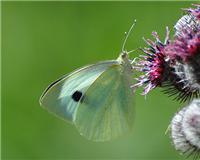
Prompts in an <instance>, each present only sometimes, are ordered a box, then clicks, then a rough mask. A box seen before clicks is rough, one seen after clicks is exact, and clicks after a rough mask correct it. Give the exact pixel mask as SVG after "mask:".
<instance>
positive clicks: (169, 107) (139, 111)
mask: <svg viewBox="0 0 200 160" xmlns="http://www.w3.org/2000/svg"><path fill="white" fill-rule="evenodd" d="M190 4H191V2H2V75H3V77H2V106H3V107H2V157H3V159H115V158H116V159H133V160H136V159H137V160H138V159H140V160H142V159H170V160H172V159H183V157H182V156H180V155H179V154H178V152H176V151H175V149H174V148H173V146H172V145H171V141H170V139H169V135H165V131H166V129H167V127H168V125H169V123H170V120H171V118H172V116H173V115H174V113H175V112H176V111H177V110H178V108H180V107H181V104H178V103H177V102H175V101H173V100H172V98H168V97H167V96H166V95H163V93H162V92H161V90H160V89H157V90H155V91H152V92H151V93H150V94H148V95H147V97H146V98H145V97H143V96H141V95H140V93H141V90H140V91H138V92H137V94H136V96H135V97H134V98H135V108H136V109H135V110H136V114H135V115H136V117H135V121H134V122H133V123H134V125H135V127H134V131H133V132H132V133H130V134H129V135H127V136H125V137H121V138H119V139H117V140H113V141H111V142H105V143H95V142H92V141H88V140H86V139H84V138H83V137H82V136H80V135H79V133H78V132H77V130H76V129H75V127H74V126H72V125H70V124H68V123H66V122H64V121H62V120H60V119H58V118H56V117H54V116H53V115H51V114H49V113H48V112H46V111H45V110H43V109H42V108H41V107H40V106H39V103H38V100H39V97H40V95H41V93H42V92H43V90H44V89H45V88H46V87H47V85H49V84H50V83H51V82H52V81H54V80H56V79H57V78H59V77H60V76H62V75H63V74H66V73H69V72H71V71H73V70H74V69H76V68H78V67H81V66H84V65H86V64H91V63H95V62H98V61H102V60H108V59H115V58H117V56H118V54H119V52H120V50H121V46H122V41H123V39H124V32H125V31H127V30H128V29H129V27H130V25H131V24H132V22H133V19H137V24H136V27H135V28H134V31H133V33H132V34H131V36H130V37H129V39H128V42H127V45H126V48H127V50H131V49H136V48H138V47H143V46H144V45H145V43H144V42H143V40H142V37H146V38H151V37H152V36H151V32H152V31H154V30H156V31H158V33H159V34H160V35H161V38H162V39H163V38H164V35H165V27H166V26H167V25H168V26H169V27H170V28H171V29H172V27H173V25H174V23H175V22H176V20H177V19H178V18H179V17H180V16H181V15H182V14H183V13H182V11H181V9H180V8H186V7H189V6H190ZM136 55H137V54H136V53H132V55H131V56H132V57H135V56H136Z"/></svg>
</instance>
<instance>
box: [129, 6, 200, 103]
mask: <svg viewBox="0 0 200 160" xmlns="http://www.w3.org/2000/svg"><path fill="white" fill-rule="evenodd" d="M196 6H197V9H187V11H188V14H187V15H185V16H183V17H182V18H181V19H180V20H178V22H177V24H176V25H175V35H174V40H173V41H169V30H168V28H167V35H166V38H165V42H164V43H162V42H161V41H160V39H159V37H158V35H157V33H156V32H153V36H154V37H155V39H156V41H155V42H153V41H151V40H146V43H147V44H148V46H149V48H145V49H142V51H143V52H144V53H145V54H146V55H145V56H141V57H142V58H141V59H140V60H139V61H137V62H136V67H135V68H136V69H137V70H138V71H140V72H142V73H143V75H141V76H140V77H139V78H138V79H136V80H137V83H136V84H135V85H133V86H132V87H133V88H135V87H139V86H145V87H144V92H143V94H144V95H145V94H147V93H148V92H149V91H150V90H152V89H154V88H156V87H163V88H165V90H164V93H166V94H168V95H169V96H174V95H176V97H175V98H174V99H176V100H179V101H181V102H182V101H186V100H188V99H191V98H194V97H195V98H198V97H200V19H199V14H200V13H199V12H200V8H199V5H196Z"/></svg>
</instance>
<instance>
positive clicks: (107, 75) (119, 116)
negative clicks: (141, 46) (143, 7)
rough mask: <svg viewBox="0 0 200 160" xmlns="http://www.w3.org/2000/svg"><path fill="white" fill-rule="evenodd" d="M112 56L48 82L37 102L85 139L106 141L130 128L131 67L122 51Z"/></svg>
mask: <svg viewBox="0 0 200 160" xmlns="http://www.w3.org/2000/svg"><path fill="white" fill-rule="evenodd" d="M134 25H135V23H133V25H132V26H131V28H130V30H129V32H128V34H127V35H126V38H125V40H124V43H123V47H122V52H121V54H120V55H119V57H118V58H117V59H116V60H109V61H103V62H99V63H96V64H92V65H88V66H85V67H82V68H80V69H77V70H75V71H73V72H72V73H69V74H67V75H65V76H63V77H61V78H60V79H58V80H56V81H55V82H53V83H52V84H50V85H49V86H48V87H47V89H46V90H45V91H44V92H43V94H42V96H41V98H40V100H39V101H40V105H41V106H42V107H43V108H45V109H47V110H48V111H49V112H50V113H53V114H54V115H56V116H57V117H59V118H61V119H63V120H66V121H68V122H71V123H72V124H73V125H74V126H75V127H76V128H77V130H78V131H79V133H80V134H81V135H82V136H84V137H86V138H87V139H89V140H93V141H108V140H111V139H115V138H117V137H119V136H121V135H124V134H125V133H128V132H129V131H131V130H132V128H133V119H134V107H133V102H134V100H133V94H134V93H133V91H132V89H131V87H130V86H131V84H132V75H133V68H132V63H131V61H130V59H129V57H128V53H129V52H126V51H124V46H125V43H126V40H127V37H128V35H129V33H130V31H131V29H132V28H133V26H134Z"/></svg>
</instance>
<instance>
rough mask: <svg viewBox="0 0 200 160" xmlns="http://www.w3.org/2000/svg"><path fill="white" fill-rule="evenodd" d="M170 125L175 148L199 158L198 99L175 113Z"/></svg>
mask: <svg viewBox="0 0 200 160" xmlns="http://www.w3.org/2000/svg"><path fill="white" fill-rule="evenodd" d="M170 126H171V127H170V128H171V139H172V142H173V144H174V146H175V148H176V150H178V151H179V152H180V153H182V154H187V155H188V156H190V155H194V158H200V99H197V100H193V101H192V103H190V104H189V105H188V106H186V107H184V108H183V109H181V110H180V111H179V112H178V113H176V114H175V116H174V117H173V119H172V121H171V125H170Z"/></svg>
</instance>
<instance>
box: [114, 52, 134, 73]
mask: <svg viewBox="0 0 200 160" xmlns="http://www.w3.org/2000/svg"><path fill="white" fill-rule="evenodd" d="M117 61H118V62H119V63H120V64H121V65H122V66H123V67H124V69H125V70H126V71H127V72H130V73H131V72H132V65H131V61H130V59H129V56H128V54H127V52H125V51H124V52H122V53H121V54H120V55H119V57H118V58H117Z"/></svg>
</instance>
